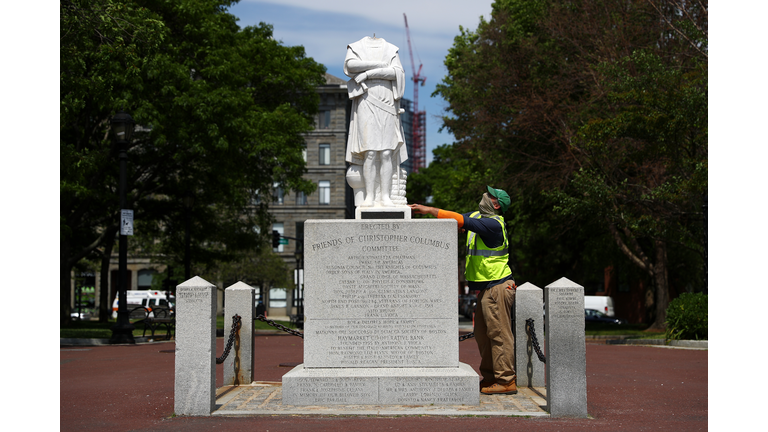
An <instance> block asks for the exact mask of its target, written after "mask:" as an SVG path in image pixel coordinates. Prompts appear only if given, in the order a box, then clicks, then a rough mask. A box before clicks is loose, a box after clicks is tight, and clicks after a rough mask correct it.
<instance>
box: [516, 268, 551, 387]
mask: <svg viewBox="0 0 768 432" xmlns="http://www.w3.org/2000/svg"><path fill="white" fill-rule="evenodd" d="M529 318H532V319H533V320H534V326H533V327H534V330H535V336H536V340H537V341H539V343H541V342H543V341H544V293H543V291H542V290H541V288H539V287H537V286H536V285H534V284H532V283H529V282H526V283H524V284H522V285H520V286H519V287H517V292H516V294H515V320H514V323H515V328H514V329H513V330H514V332H515V372H517V385H518V386H519V387H544V386H545V385H546V381H545V379H544V369H545V365H544V363H542V362H541V360H539V357H538V356H537V355H536V351H534V349H533V341H532V340H531V339H530V338H529V337H528V332H526V330H525V321H526V320H527V319H529Z"/></svg>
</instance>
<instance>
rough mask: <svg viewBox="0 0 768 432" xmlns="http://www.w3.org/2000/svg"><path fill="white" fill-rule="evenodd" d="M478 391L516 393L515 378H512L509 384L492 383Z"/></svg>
mask: <svg viewBox="0 0 768 432" xmlns="http://www.w3.org/2000/svg"><path fill="white" fill-rule="evenodd" d="M480 393H483V394H487V395H495V394H500V395H513V394H517V380H516V379H513V380H512V381H511V382H510V383H509V384H507V385H502V384H499V383H493V385H490V386H488V387H484V388H482V389H480Z"/></svg>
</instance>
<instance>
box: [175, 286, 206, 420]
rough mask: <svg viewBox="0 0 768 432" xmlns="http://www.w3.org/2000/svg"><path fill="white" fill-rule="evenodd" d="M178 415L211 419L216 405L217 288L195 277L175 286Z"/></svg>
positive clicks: (176, 402)
mask: <svg viewBox="0 0 768 432" xmlns="http://www.w3.org/2000/svg"><path fill="white" fill-rule="evenodd" d="M174 375H175V381H174V387H173V396H174V405H173V407H174V408H173V409H174V412H175V413H176V414H177V415H200V416H208V415H211V412H213V408H214V406H215V404H216V286H214V285H213V284H211V283H210V282H207V281H206V280H204V279H202V278H200V277H199V276H195V277H193V278H192V279H190V280H188V281H186V282H184V283H182V284H181V285H178V286H176V371H175V374H174Z"/></svg>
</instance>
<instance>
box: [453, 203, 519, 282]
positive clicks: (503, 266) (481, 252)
mask: <svg viewBox="0 0 768 432" xmlns="http://www.w3.org/2000/svg"><path fill="white" fill-rule="evenodd" d="M469 217H471V218H472V219H480V217H481V216H480V212H479V211H476V212H474V213H472V214H471V215H469ZM491 219H493V220H495V221H496V222H498V223H499V224H500V225H501V232H502V234H503V235H504V243H503V244H502V245H501V246H499V247H496V248H489V247H488V246H486V245H485V243H483V239H481V238H480V236H479V235H477V233H475V232H474V231H470V232H469V235H468V236H467V265H466V266H465V268H464V277H466V279H467V280H468V281H470V282H484V281H493V280H499V279H502V278H505V277H507V276H509V275H511V274H512V270H510V268H509V266H508V265H507V262H508V261H509V240H507V230H506V228H505V227H504V218H503V217H501V216H493V217H492V218H491Z"/></svg>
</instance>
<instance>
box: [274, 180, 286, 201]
mask: <svg viewBox="0 0 768 432" xmlns="http://www.w3.org/2000/svg"><path fill="white" fill-rule="evenodd" d="M284 195H285V193H284V192H283V188H281V187H280V185H279V184H277V183H275V184H274V185H273V187H272V202H274V203H275V204H282V203H283V196H284Z"/></svg>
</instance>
